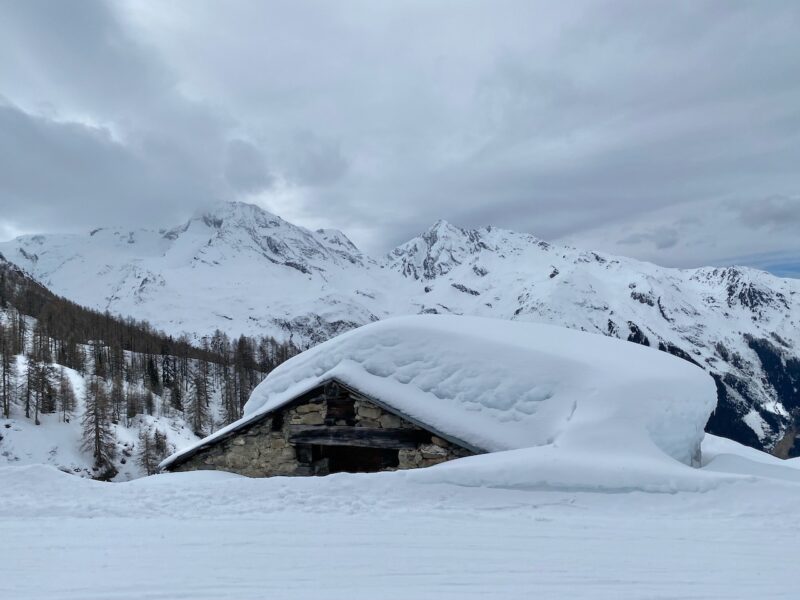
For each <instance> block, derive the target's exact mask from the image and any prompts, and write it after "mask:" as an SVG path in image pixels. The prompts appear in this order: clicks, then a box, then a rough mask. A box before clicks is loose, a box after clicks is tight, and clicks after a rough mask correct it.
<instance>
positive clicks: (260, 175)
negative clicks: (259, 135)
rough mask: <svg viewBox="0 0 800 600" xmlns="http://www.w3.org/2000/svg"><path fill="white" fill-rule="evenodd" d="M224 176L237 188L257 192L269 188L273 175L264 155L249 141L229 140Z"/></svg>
mask: <svg viewBox="0 0 800 600" xmlns="http://www.w3.org/2000/svg"><path fill="white" fill-rule="evenodd" d="M225 178H226V179H227V180H228V182H229V183H230V184H231V185H232V186H233V187H234V188H236V189H237V190H241V191H243V192H259V191H262V190H265V189H267V188H269V187H270V186H271V185H272V184H273V181H274V177H273V176H272V174H271V173H270V172H269V169H267V163H266V160H265V158H264V155H263V154H262V153H261V151H260V150H259V149H258V148H256V147H255V146H254V145H253V144H251V143H250V142H247V141H244V140H231V141H230V142H229V143H228V151H227V156H226V159H225Z"/></svg>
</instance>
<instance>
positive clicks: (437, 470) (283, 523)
mask: <svg viewBox="0 0 800 600" xmlns="http://www.w3.org/2000/svg"><path fill="white" fill-rule="evenodd" d="M703 449H704V462H705V466H704V467H703V468H702V469H699V470H698V469H691V468H690V467H687V466H684V465H681V464H680V463H677V462H675V461H671V462H670V463H669V464H671V465H674V469H672V468H669V469H665V468H663V467H664V466H665V465H666V464H668V463H664V464H663V465H660V466H654V467H653V469H649V474H647V475H645V474H644V470H643V471H642V472H638V473H637V471H636V468H631V465H628V464H627V463H626V462H625V461H622V462H620V463H619V464H617V465H609V464H605V465H602V464H596V465H592V464H590V463H587V464H585V465H584V467H583V468H573V469H572V470H571V472H570V473H569V476H565V477H562V478H559V477H557V476H555V475H553V474H550V475H548V476H547V477H546V478H545V479H537V478H536V477H532V476H531V474H532V473H534V472H536V471H537V470H538V467H544V466H545V465H544V464H540V465H537V460H539V459H541V460H547V456H538V457H537V453H536V450H535V449H533V450H527V451H524V454H520V453H519V451H512V452H509V453H500V454H496V455H489V456H484V457H475V458H471V459H464V460H463V461H455V462H453V463H449V464H444V465H440V466H438V467H434V468H431V469H425V470H420V471H408V472H397V473H380V474H374V475H343V474H340V475H333V476H329V477H325V478H294V479H289V478H274V479H261V480H255V479H246V478H241V477H237V476H233V475H226V474H222V473H185V474H169V475H158V476H155V477H149V478H144V479H139V480H135V481H132V482H127V483H100V482H94V481H90V480H86V479H80V478H78V477H74V476H70V475H67V474H64V473H61V472H59V471H58V470H56V469H54V468H52V467H48V466H37V465H30V466H23V467H5V468H2V469H0V541H1V543H0V598H3V599H4V600H9V599H12V598H26V599H35V598H47V599H54V598H59V599H60V598H65V599H70V598H103V599H110V598H114V599H122V598H281V599H284V598H303V599H307V598H325V599H338V598H341V599H345V598H346V599H358V598H365V599H366V598H369V599H374V598H381V599H392V598H398V599H400V598H402V599H407V598H437V599H442V598H453V599H456V598H458V599H461V598H503V599H510V598H526V599H527V598H559V599H563V598H592V599H603V598H609V599H622V598H660V599H663V598H681V599H685V598H695V599H699V598H720V599H722V598H725V599H730V598H796V597H797V577H796V568H795V566H794V563H795V559H796V557H797V556H798V555H799V554H800V465H799V464H797V461H788V462H781V461H778V460H777V459H774V458H772V457H769V456H767V455H764V454H761V453H758V452H756V451H753V450H750V449H746V448H743V447H741V446H738V445H736V444H734V443H732V442H727V441H725V440H720V439H717V438H708V439H706V441H705V442H704V447H703ZM522 459H524V460H522ZM523 465H524V466H523ZM543 472H545V473H546V470H544V471H543ZM492 474H493V475H492ZM637 480H641V485H640V486H638V489H637V485H636V484H635V482H636V481H637ZM646 480H650V483H648V481H646ZM656 480H660V481H661V482H662V487H661V488H658V487H654V486H653V484H652V482H654V481H656ZM600 481H602V482H603V483H604V485H603V486H602V488H601V487H600V486H599V485H598V482H600ZM581 482H583V483H581ZM645 489H650V490H653V489H661V490H662V491H660V492H655V491H642V490H645Z"/></svg>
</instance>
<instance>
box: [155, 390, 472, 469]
mask: <svg viewBox="0 0 800 600" xmlns="http://www.w3.org/2000/svg"><path fill="white" fill-rule="evenodd" d="M345 395H346V394H345ZM325 427H333V428H337V427H339V428H342V429H346V430H350V429H351V428H353V429H356V430H358V429H361V430H363V432H364V433H368V432H377V431H383V432H386V433H391V432H396V431H400V432H403V431H405V432H406V433H407V435H406V437H407V438H408V439H411V438H413V439H416V440H417V441H416V442H415V443H414V445H413V446H411V447H398V448H391V447H388V448H387V447H380V448H372V447H365V446H346V445H342V446H338V445H335V444H333V445H318V444H313V443H312V444H309V443H298V442H297V441H296V439H295V437H294V436H296V435H297V433H298V432H303V431H308V430H309V429H308V428H311V429H312V430H316V429H314V428H322V429H324V428H325ZM404 445H405V446H408V444H404ZM342 449H344V450H342ZM472 454H474V453H473V452H472V451H470V450H468V449H466V448H462V447H460V446H459V445H457V444H454V443H452V442H450V441H448V440H445V439H443V438H441V437H438V436H436V435H434V434H432V433H431V432H429V431H426V430H425V429H423V428H422V427H419V426H417V425H415V424H414V423H411V422H409V421H407V420H406V419H404V418H403V417H401V416H400V415H397V414H394V413H391V412H389V411H387V410H385V409H383V408H381V407H379V406H377V405H376V404H374V403H372V402H370V401H368V400H365V399H363V398H352V399H348V398H345V399H344V400H343V399H342V397H341V396H340V397H337V398H334V399H331V398H327V397H326V396H324V395H319V396H317V397H315V398H313V399H311V400H303V401H301V402H297V403H291V404H289V405H287V406H284V407H283V408H281V409H279V410H278V411H276V412H274V413H271V414H269V415H266V416H265V417H264V418H263V419H261V420H258V421H255V422H253V423H251V424H250V425H248V426H246V427H245V428H242V429H241V430H239V431H237V432H236V433H235V434H233V435H232V436H230V437H227V438H224V439H222V440H220V441H219V442H218V443H216V444H214V445H212V446H209V447H207V448H203V449H201V450H199V451H198V452H197V453H195V454H193V455H191V456H190V457H188V458H187V459H186V460H184V461H182V462H177V463H175V464H174V465H172V466H170V467H169V470H171V471H198V470H217V471H229V472H231V473H238V474H239V475H246V476H248V477H272V476H277V475H289V476H300V475H328V474H329V473H335V472H339V471H354V472H355V471H369V472H372V471H393V470H396V469H414V468H419V467H429V466H432V465H436V464H439V463H442V462H445V461H448V460H453V459H454V458H461V457H464V456H470V455H472Z"/></svg>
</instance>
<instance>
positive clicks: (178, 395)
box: [169, 377, 183, 412]
mask: <svg viewBox="0 0 800 600" xmlns="http://www.w3.org/2000/svg"><path fill="white" fill-rule="evenodd" d="M169 403H170V406H171V407H172V408H173V410H176V411H178V412H183V386H182V384H181V380H180V379H179V378H177V377H173V379H172V386H171V387H170V390H169Z"/></svg>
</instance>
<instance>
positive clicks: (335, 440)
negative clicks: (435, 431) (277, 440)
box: [289, 425, 431, 449]
mask: <svg viewBox="0 0 800 600" xmlns="http://www.w3.org/2000/svg"><path fill="white" fill-rule="evenodd" d="M430 437H431V434H430V433H428V432H427V431H422V430H417V429H377V428H372V427H348V426H343V425H333V426H327V427H323V426H319V425H290V426H289V443H290V444H316V445H318V446H360V447H362V448H398V449H399V448H415V447H416V446H417V445H418V444H420V443H423V442H426V441H430Z"/></svg>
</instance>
